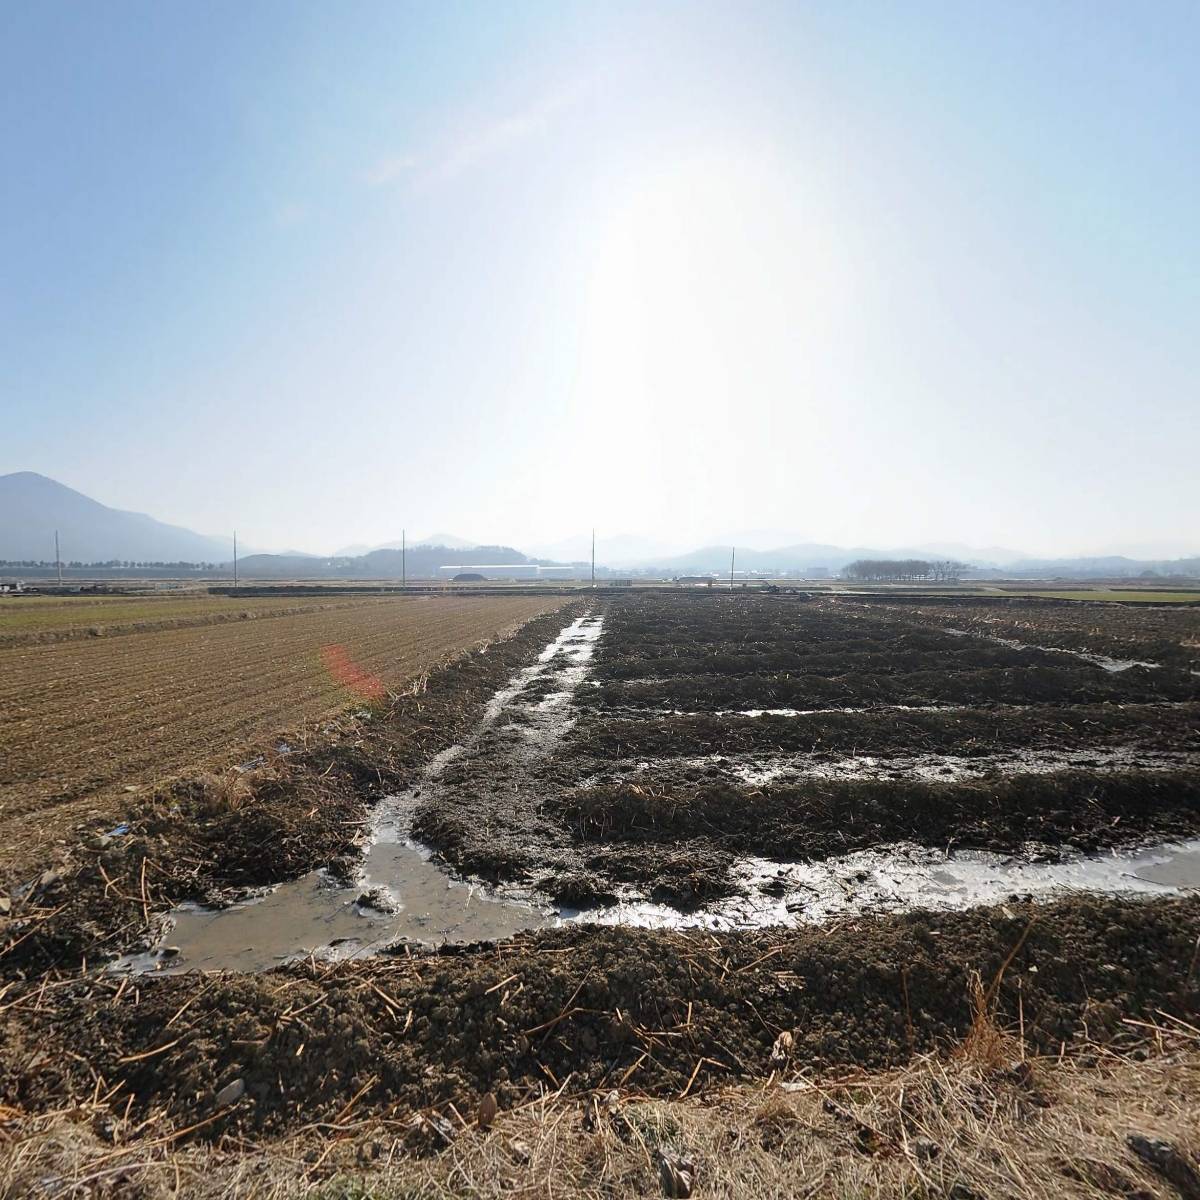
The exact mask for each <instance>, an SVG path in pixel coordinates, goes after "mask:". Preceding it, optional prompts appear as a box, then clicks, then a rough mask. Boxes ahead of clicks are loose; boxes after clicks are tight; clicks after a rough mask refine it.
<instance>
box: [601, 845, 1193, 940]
mask: <svg viewBox="0 0 1200 1200" xmlns="http://www.w3.org/2000/svg"><path fill="white" fill-rule="evenodd" d="M736 874H737V876H738V881H739V883H740V884H741V886H742V887H743V888H744V889H745V891H746V894H745V895H743V896H734V897H730V898H729V899H726V900H721V901H718V902H716V903H714V904H710V905H707V906H706V907H704V908H702V909H698V910H696V911H695V912H688V913H681V912H679V911H678V910H677V909H674V908H671V907H670V906H668V905H664V904H656V903H654V902H652V901H648V900H640V899H636V898H631V899H629V900H625V901H622V902H621V903H619V904H615V905H612V906H611V907H609V908H607V909H604V910H598V911H596V912H594V913H592V914H590V915H589V918H588V919H590V920H592V921H594V922H597V923H600V924H606V925H634V926H639V927H643V928H650V929H662V928H671V929H688V928H703V929H755V928H761V927H764V926H792V927H795V926H798V925H806V924H814V923H820V922H822V921H828V920H830V919H832V918H835V917H844V916H854V915H870V914H874V913H888V912H899V911H902V910H904V909H910V908H925V909H933V910H935V911H936V910H940V911H948V910H952V909H963V908H970V907H972V906H974V905H979V904H1002V903H1004V902H1005V901H1006V900H1008V899H1010V898H1011V897H1013V896H1021V897H1024V896H1030V897H1037V898H1049V897H1051V896H1054V895H1059V896H1061V895H1063V894H1066V893H1071V892H1107V893H1122V894H1127V895H1128V894H1133V895H1153V896H1165V895H1172V894H1177V893H1182V892H1187V891H1193V890H1196V889H1198V888H1200V838H1196V839H1193V840H1191V841H1187V842H1180V843H1174V844H1168V845H1161V846H1155V847H1153V848H1151V849H1146V850H1139V851H1133V852H1129V853H1122V854H1110V855H1105V856H1102V857H1099V856H1097V857H1091V856H1088V857H1085V856H1076V857H1071V858H1067V859H1064V860H1062V861H1060V862H1033V861H1030V860H1029V859H1028V858H1013V857H1002V856H1000V855H996V854H988V853H984V852H975V851H966V850H960V851H957V852H952V853H945V852H942V851H938V850H927V849H924V848H922V847H919V846H909V845H897V846H890V847H885V848H881V849H879V850H865V851H862V852H860V853H856V854H848V855H845V856H844V857H841V858H834V859H829V860H827V861H825V862H819V863H777V862H772V861H770V860H768V859H761V858H746V859H743V860H742V861H741V862H740V863H739V864H738V867H737V868H736Z"/></svg>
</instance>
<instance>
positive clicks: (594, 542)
mask: <svg viewBox="0 0 1200 1200" xmlns="http://www.w3.org/2000/svg"><path fill="white" fill-rule="evenodd" d="M595 586H596V531H595V529H593V530H592V587H595Z"/></svg>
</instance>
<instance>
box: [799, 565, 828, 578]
mask: <svg viewBox="0 0 1200 1200" xmlns="http://www.w3.org/2000/svg"><path fill="white" fill-rule="evenodd" d="M804 578H805V579H828V578H829V568H828V567H805V568H804Z"/></svg>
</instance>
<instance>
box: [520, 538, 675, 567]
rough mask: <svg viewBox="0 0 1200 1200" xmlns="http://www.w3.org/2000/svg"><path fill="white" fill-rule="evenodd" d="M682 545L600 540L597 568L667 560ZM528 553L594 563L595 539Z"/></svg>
mask: <svg viewBox="0 0 1200 1200" xmlns="http://www.w3.org/2000/svg"><path fill="white" fill-rule="evenodd" d="M681 549H682V547H681V546H680V545H679V543H670V542H663V541H659V540H657V539H654V538H647V537H642V536H640V535H639V534H634V533H619V534H616V535H613V536H608V537H598V538H597V539H596V564H597V565H598V566H605V567H630V566H633V565H634V564H635V563H640V562H646V561H648V560H650V559H654V558H656V557H659V558H664V557H670V556H671V555H675V554H678V553H679V551H680V550H681ZM526 550H528V551H529V553H531V554H536V555H537V556H538V557H539V558H549V559H555V560H556V561H562V562H590V561H591V557H592V535H591V534H590V533H577V534H575V535H574V536H572V537H568V538H561V539H560V540H558V541H556V542H538V543H536V544H535V545H532V546H527V547H526Z"/></svg>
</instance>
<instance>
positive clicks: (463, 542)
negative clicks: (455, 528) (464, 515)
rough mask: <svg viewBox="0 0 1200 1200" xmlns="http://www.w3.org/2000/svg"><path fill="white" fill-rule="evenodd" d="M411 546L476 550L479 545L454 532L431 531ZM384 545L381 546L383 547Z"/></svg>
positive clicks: (393, 548)
mask: <svg viewBox="0 0 1200 1200" xmlns="http://www.w3.org/2000/svg"><path fill="white" fill-rule="evenodd" d="M409 545H410V546H445V547H446V548H447V549H448V550H474V549H475V547H476V546H478V545H479V543H478V542H477V541H471V540H470V539H469V538H460V537H455V535H454V534H452V533H431V534H430V535H429V536H428V537H423V538H418V539H417V540H416V541H415V542H410V543H409ZM382 548H383V547H381V549H382ZM386 548H387V549H391V550H396V549H398V547H397V546H394V545H393V546H390V547H386Z"/></svg>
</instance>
